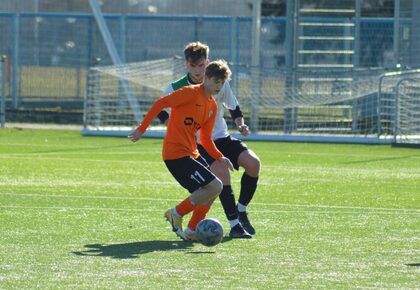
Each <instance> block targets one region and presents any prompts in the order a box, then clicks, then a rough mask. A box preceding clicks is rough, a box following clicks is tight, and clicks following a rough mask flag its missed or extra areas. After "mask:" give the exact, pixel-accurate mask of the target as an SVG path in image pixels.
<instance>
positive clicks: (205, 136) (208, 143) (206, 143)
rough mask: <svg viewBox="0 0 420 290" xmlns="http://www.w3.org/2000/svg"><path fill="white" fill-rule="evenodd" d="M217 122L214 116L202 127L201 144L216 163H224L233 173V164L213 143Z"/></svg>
mask: <svg viewBox="0 0 420 290" xmlns="http://www.w3.org/2000/svg"><path fill="white" fill-rule="evenodd" d="M215 122H216V116H215V115H214V116H213V117H212V118H210V119H209V120H208V121H207V122H206V123H204V124H203V125H202V127H201V128H200V144H201V145H202V146H203V147H204V149H206V151H207V152H208V153H209V154H210V156H211V157H213V159H214V160H216V162H223V163H224V164H225V165H226V166H227V167H228V168H229V170H231V171H233V165H232V162H230V160H229V159H228V158H226V157H225V156H223V154H222V152H220V151H219V149H217V147H216V145H215V144H214V142H213V139H212V138H211V135H212V132H213V129H214V123H215Z"/></svg>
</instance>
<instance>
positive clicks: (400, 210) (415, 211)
mask: <svg viewBox="0 0 420 290" xmlns="http://www.w3.org/2000/svg"><path fill="white" fill-rule="evenodd" d="M0 195H9V196H32V197H48V198H49V197H53V198H79V199H84V198H86V199H119V200H124V199H126V200H150V201H160V202H173V201H179V199H174V198H152V197H124V196H83V195H53V194H30V193H22V194H19V193H0ZM252 204H253V205H259V206H266V207H267V206H269V207H271V206H279V207H302V208H321V209H355V210H370V211H390V212H395V213H401V214H407V213H411V214H420V209H406V208H384V207H363V206H341V205H319V204H314V205H310V204H288V203H263V202H253V203H252ZM260 211H261V212H263V211H265V210H260ZM260 211H259V212H260ZM270 211H271V210H267V212H270ZM274 211H276V210H274Z"/></svg>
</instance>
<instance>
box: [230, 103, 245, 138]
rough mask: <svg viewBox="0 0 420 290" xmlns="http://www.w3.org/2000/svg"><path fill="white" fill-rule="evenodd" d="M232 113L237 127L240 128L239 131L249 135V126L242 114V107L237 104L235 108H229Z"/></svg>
mask: <svg viewBox="0 0 420 290" xmlns="http://www.w3.org/2000/svg"><path fill="white" fill-rule="evenodd" d="M229 112H230V115H231V117H232V119H233V121H234V122H235V125H236V128H238V131H239V132H240V133H241V134H242V135H244V136H248V135H249V128H248V126H247V125H246V124H245V120H244V115H243V114H242V111H241V108H239V105H237V106H236V108H235V110H229Z"/></svg>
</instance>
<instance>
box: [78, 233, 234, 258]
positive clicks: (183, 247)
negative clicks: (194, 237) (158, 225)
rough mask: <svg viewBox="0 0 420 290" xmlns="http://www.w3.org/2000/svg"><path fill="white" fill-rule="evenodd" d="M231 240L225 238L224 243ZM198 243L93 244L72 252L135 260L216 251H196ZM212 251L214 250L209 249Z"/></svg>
mask: <svg viewBox="0 0 420 290" xmlns="http://www.w3.org/2000/svg"><path fill="white" fill-rule="evenodd" d="M228 240H230V239H229V238H224V239H223V241H222V243H224V242H226V241H228ZM194 244H196V245H199V244H198V243H194V242H188V241H142V242H134V243H125V244H111V245H102V244H91V245H85V248H87V249H86V250H84V251H75V252H72V253H73V254H75V255H77V256H90V257H111V258H114V259H135V258H138V255H142V254H147V253H153V252H163V251H176V252H181V251H184V252H186V253H187V254H214V253H215V251H194V250H193V245H194ZM209 249H212V248H209Z"/></svg>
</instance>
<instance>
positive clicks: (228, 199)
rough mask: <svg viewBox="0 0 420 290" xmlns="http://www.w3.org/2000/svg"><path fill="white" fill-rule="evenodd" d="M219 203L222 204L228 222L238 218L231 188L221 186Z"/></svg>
mask: <svg viewBox="0 0 420 290" xmlns="http://www.w3.org/2000/svg"><path fill="white" fill-rule="evenodd" d="M219 198H220V202H221V203H222V206H223V209H224V210H225V214H226V217H227V219H228V220H230V221H231V220H234V219H237V218H238V211H237V209H236V204H235V196H234V195H233V191H232V186H230V185H223V189H222V192H221V193H220V195H219Z"/></svg>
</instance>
